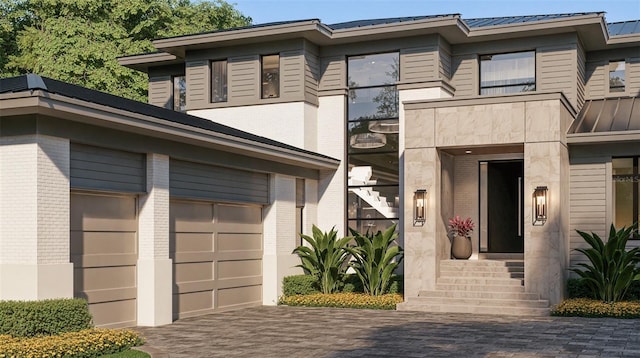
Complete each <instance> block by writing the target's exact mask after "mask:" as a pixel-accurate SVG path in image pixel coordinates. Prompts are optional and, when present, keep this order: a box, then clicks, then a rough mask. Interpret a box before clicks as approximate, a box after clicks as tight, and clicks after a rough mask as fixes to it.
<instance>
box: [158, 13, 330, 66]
mask: <svg viewBox="0 0 640 358" xmlns="http://www.w3.org/2000/svg"><path fill="white" fill-rule="evenodd" d="M301 37H302V38H307V39H309V40H312V41H313V42H316V43H323V42H325V41H327V40H329V38H330V37H331V30H330V29H328V28H327V27H326V26H325V25H323V24H322V23H320V21H318V20H307V21H301V22H293V23H287V24H278V25H270V26H264V27H248V28H243V29H238V30H232V31H219V32H210V33H202V34H194V35H187V36H180V37H172V38H166V39H158V40H154V41H153V45H154V46H155V47H156V48H157V49H158V50H160V51H165V52H168V53H171V54H173V55H176V56H178V57H184V53H185V51H186V50H191V49H201V48H207V47H212V46H214V45H215V46H218V47H219V46H232V45H243V44H249V43H260V42H264V41H280V40H286V39H295V38H301Z"/></svg>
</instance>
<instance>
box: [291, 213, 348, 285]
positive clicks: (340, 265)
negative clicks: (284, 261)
mask: <svg viewBox="0 0 640 358" xmlns="http://www.w3.org/2000/svg"><path fill="white" fill-rule="evenodd" d="M312 232H313V237H311V236H307V235H301V236H302V239H303V240H304V241H306V242H307V243H308V244H309V246H305V245H301V246H298V247H296V248H295V249H294V250H293V253H294V254H297V255H298V256H299V257H300V260H301V261H302V263H301V264H300V265H297V267H301V268H302V270H304V273H305V274H307V275H314V276H316V277H317V278H318V284H319V285H320V291H321V292H322V293H332V292H335V291H336V289H337V288H338V283H340V277H341V276H342V275H343V274H344V272H345V270H346V268H347V266H346V264H345V262H346V260H347V259H348V257H349V254H348V253H347V251H346V250H345V248H346V246H347V243H348V242H349V240H351V238H350V237H344V238H341V239H338V232H337V231H336V230H335V229H333V228H332V229H331V230H330V231H329V232H324V233H323V232H322V231H321V230H320V229H319V228H318V227H316V226H315V225H313V228H312Z"/></svg>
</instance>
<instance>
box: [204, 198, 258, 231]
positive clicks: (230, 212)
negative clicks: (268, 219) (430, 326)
mask: <svg viewBox="0 0 640 358" xmlns="http://www.w3.org/2000/svg"><path fill="white" fill-rule="evenodd" d="M215 206H216V212H217V214H218V217H217V219H218V222H219V223H221V224H241V225H250V224H255V225H261V223H262V208H261V207H259V206H237V205H226V204H216V205H215ZM258 232H262V228H260V230H258Z"/></svg>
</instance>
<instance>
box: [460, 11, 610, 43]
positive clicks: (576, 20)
mask: <svg viewBox="0 0 640 358" xmlns="http://www.w3.org/2000/svg"><path fill="white" fill-rule="evenodd" d="M592 24H597V25H600V26H601V27H602V29H603V30H604V31H603V34H604V35H603V36H605V38H606V37H608V34H607V33H606V24H605V22H604V18H603V17H602V16H601V15H599V14H591V15H582V16H576V17H572V18H570V19H567V18H564V19H551V20H540V21H535V22H534V21H532V22H530V23H527V22H519V23H513V24H504V25H495V26H486V27H477V28H471V32H470V33H469V37H470V38H473V37H481V36H491V35H498V34H504V33H514V34H515V33H518V32H531V31H539V30H550V29H558V28H571V27H578V26H585V25H592Z"/></svg>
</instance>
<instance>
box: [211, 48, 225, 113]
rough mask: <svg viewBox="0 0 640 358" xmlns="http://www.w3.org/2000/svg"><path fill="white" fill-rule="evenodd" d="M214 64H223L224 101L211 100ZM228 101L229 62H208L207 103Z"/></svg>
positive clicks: (219, 60) (218, 60)
mask: <svg viewBox="0 0 640 358" xmlns="http://www.w3.org/2000/svg"><path fill="white" fill-rule="evenodd" d="M216 62H224V74H225V75H224V86H223V87H224V99H222V100H214V98H213V84H214V81H213V75H214V71H213V67H214V66H213V65H214V63H216ZM228 101H229V60H228V59H226V58H225V59H217V60H210V61H209V102H210V103H226V102H228Z"/></svg>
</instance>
